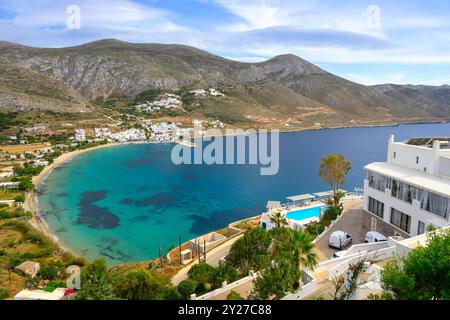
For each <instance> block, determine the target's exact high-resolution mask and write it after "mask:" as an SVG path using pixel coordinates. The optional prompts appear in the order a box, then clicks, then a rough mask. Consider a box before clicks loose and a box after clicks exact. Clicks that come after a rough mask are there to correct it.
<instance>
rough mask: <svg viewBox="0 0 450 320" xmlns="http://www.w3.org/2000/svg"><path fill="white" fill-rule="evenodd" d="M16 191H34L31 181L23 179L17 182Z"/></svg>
mask: <svg viewBox="0 0 450 320" xmlns="http://www.w3.org/2000/svg"><path fill="white" fill-rule="evenodd" d="M18 189H19V190H21V191H30V190H33V189H34V184H33V181H31V179H24V180H22V181H20V182H19V186H18Z"/></svg>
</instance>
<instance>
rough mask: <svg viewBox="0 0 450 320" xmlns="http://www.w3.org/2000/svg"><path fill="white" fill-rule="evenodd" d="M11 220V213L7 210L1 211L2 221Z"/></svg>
mask: <svg viewBox="0 0 450 320" xmlns="http://www.w3.org/2000/svg"><path fill="white" fill-rule="evenodd" d="M2 219H9V213H8V212H7V211H5V210H2V211H0V220H2Z"/></svg>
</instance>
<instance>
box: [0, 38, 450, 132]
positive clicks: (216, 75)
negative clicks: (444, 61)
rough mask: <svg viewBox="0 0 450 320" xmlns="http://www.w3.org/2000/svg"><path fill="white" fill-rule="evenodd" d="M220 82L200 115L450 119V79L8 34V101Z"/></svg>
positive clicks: (302, 120) (3, 71) (273, 121)
mask: <svg viewBox="0 0 450 320" xmlns="http://www.w3.org/2000/svg"><path fill="white" fill-rule="evenodd" d="M211 87H214V88H218V89H220V90H221V91H223V92H226V97H224V98H220V99H219V98H208V99H204V100H203V101H201V103H198V104H195V106H196V107H190V108H188V109H187V110H186V112H187V113H188V114H189V115H192V116H205V117H210V118H218V119H222V120H224V121H226V122H229V123H250V124H253V123H258V124H260V125H261V126H266V127H280V126H284V127H294V128H297V127H314V126H342V125H357V124H381V123H386V122H390V123H391V122H414V121H437V120H448V119H449V118H450V112H449V111H450V87H448V86H443V87H427V86H396V85H381V86H363V85H360V84H357V83H354V82H351V81H348V80H345V79H343V78H340V77H338V76H335V75H333V74H331V73H328V72H326V71H325V70H322V69H321V68H319V67H317V66H315V65H313V64H311V63H309V62H307V61H305V60H303V59H301V58H299V57H297V56H294V55H281V56H277V57H274V58H273V59H270V60H268V61H265V62H261V63H242V62H236V61H232V60H228V59H225V58H222V57H219V56H216V55H212V54H210V53H208V52H205V51H202V50H199V49H196V48H193V47H188V46H182V45H163V44H132V43H126V42H122V41H118V40H114V39H108V40H101V41H96V42H92V43H88V44H84V45H81V46H76V47H69V48H59V49H47V48H31V47H26V46H21V45H17V44H13V43H9V42H1V41H0V108H3V109H9V110H23V111H28V110H53V111H60V112H79V111H90V107H89V106H90V105H92V101H93V100H94V99H98V98H104V99H107V98H110V97H114V96H118V95H126V96H129V97H133V96H136V95H138V94H140V93H142V92H145V91H149V90H160V91H162V92H184V91H186V90H192V89H202V88H211Z"/></svg>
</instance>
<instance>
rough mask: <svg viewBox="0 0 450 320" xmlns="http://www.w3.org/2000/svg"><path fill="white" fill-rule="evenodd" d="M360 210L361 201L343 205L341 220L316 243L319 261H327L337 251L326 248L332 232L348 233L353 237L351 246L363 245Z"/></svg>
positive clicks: (364, 233)
mask: <svg viewBox="0 0 450 320" xmlns="http://www.w3.org/2000/svg"><path fill="white" fill-rule="evenodd" d="M361 210H362V200H355V201H351V202H348V203H344V215H343V216H342V218H341V220H339V221H338V222H337V223H336V225H335V226H334V227H332V228H331V230H329V232H328V233H327V235H326V236H325V237H323V238H322V239H321V240H319V241H318V242H317V243H316V253H317V255H318V256H319V260H320V261H325V260H329V259H330V257H331V256H332V255H333V253H335V252H336V251H339V250H335V249H332V248H330V247H328V238H329V236H330V234H331V233H332V232H334V231H338V230H340V231H345V232H347V233H350V234H351V235H352V236H353V242H352V244H351V245H353V244H359V243H364V237H365V235H366V232H367V231H366V230H364V229H363V227H362V218H363V216H362V214H361ZM351 245H350V246H351ZM350 246H349V247H350ZM346 249H348V248H346Z"/></svg>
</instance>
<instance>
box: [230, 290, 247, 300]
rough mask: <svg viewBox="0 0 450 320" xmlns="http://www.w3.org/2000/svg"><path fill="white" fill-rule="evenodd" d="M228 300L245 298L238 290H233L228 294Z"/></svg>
mask: <svg viewBox="0 0 450 320" xmlns="http://www.w3.org/2000/svg"><path fill="white" fill-rule="evenodd" d="M227 300H244V298H242V297H241V295H240V294H239V293H237V292H236V291H231V292H230V293H229V294H228V295H227Z"/></svg>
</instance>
